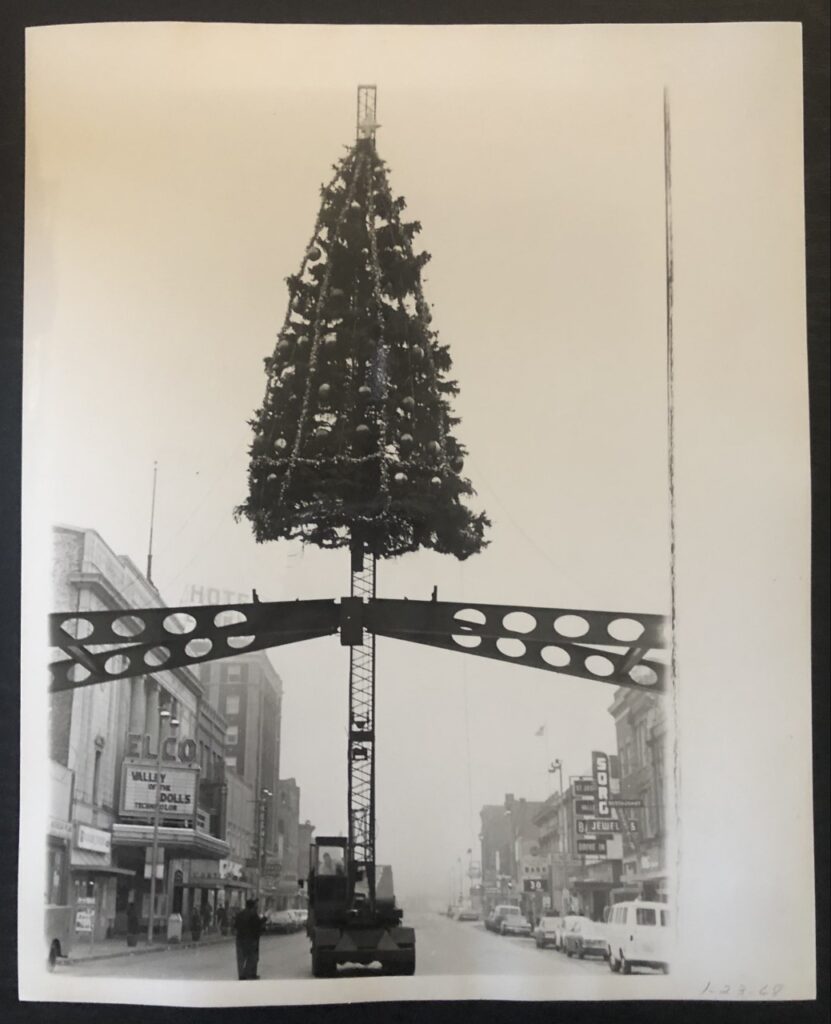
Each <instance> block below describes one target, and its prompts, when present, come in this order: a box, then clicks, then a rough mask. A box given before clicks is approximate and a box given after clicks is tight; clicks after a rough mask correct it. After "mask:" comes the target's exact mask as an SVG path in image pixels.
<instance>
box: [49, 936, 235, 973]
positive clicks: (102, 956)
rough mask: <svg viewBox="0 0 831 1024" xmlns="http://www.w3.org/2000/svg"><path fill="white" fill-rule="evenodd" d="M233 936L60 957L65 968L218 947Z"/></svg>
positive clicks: (231, 939)
mask: <svg viewBox="0 0 831 1024" xmlns="http://www.w3.org/2000/svg"><path fill="white" fill-rule="evenodd" d="M233 941H234V936H233V935H220V936H217V937H216V938H212V939H208V940H207V941H202V940H201V939H200V941H199V942H193V941H188V942H169V943H166V944H165V945H162V944H161V943H157V944H156V945H153V946H136V947H134V948H132V949H131V948H130V947H129V946H126V947H124V948H123V949H119V950H116V951H115V952H108V953H96V954H94V955H93V956H72V955H70V956H68V957H62V958H61V959H62V961H63V963H64V964H66V965H67V966H69V965H72V964H87V963H92V961H93V960H115V959H116V958H117V957H122V956H145V955H146V954H147V953H169V952H170V951H171V950H176V949H198V948H199V947H200V946H218V945H220V944H221V943H223V942H233Z"/></svg>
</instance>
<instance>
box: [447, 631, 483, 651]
mask: <svg viewBox="0 0 831 1024" xmlns="http://www.w3.org/2000/svg"><path fill="white" fill-rule="evenodd" d="M450 639H451V640H452V641H453V643H454V644H458V645H459V647H466V648H467V649H468V650H472V649H473V648H474V647H478V646H479V644H481V642H482V638H481V636H471V635H470V634H469V633H463V634H461V635H460V636H457V635H453V636H452V637H451V638H450Z"/></svg>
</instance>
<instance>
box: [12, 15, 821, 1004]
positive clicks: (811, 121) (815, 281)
mask: <svg viewBox="0 0 831 1024" xmlns="http://www.w3.org/2000/svg"><path fill="white" fill-rule="evenodd" d="M103 21H204V22H243V23H244V22H249V23H280V22H285V23H292V22H295V23H300V22H306V23H320V24H326V23H332V24H336V23H344V24H345V23H378V24H384V23H389V24H395V23H403V24H476V23H497V24H498V23H502V24H512V23H516V24H519V23H540V24H569V23H586V24H591V23H607V22H608V23H613V22H623V23H631V24H637V23H648V22H722V21H794V22H801V23H802V26H803V57H804V71H803V81H804V101H805V107H804V114H805V122H804V128H805V204H806V222H805V223H806V247H807V257H806V259H807V262H806V268H807V311H808V361H809V374H810V381H809V389H810V407H811V467H812V478H813V479H812V484H813V492H812V519H813V533H812V566H813V568H812V609H813V610H812V617H813V715H814V821H815V824H814V829H815V837H814V847H815V873H816V880H817V882H816V884H817V892H816V918H817V985H818V1000H817V1001H816V1002H814V1003H745V1004H741V1003H699V1002H673V1003H656V1002H652V1003H649V1002H621V1003H576V1002H568V1003H566V1002H563V1003H500V1002H452V1003H451V1002H446V1003H440V1002H431V1003H425V1002H419V1003H378V1004H360V1005H358V1004H353V1005H344V1004H338V1005H333V1006H312V1007H280V1008H266V1007H259V1008H251V1009H241V1008H228V1009H217V1010H207V1009H199V1008H177V1007H142V1006H128V1005H120V1006H119V1007H118V1008H117V1009H116V1008H115V1007H114V1006H112V1005H110V1004H73V1003H62V1004H57V1003H20V1002H18V1000H17V958H16V930H17V828H16V824H17V813H18V799H19V753H20V748H19V727H20V706H19V699H18V689H17V687H18V679H19V678H20V662H19V621H20V616H19V612H20V602H19V593H20V440H21V438H20V433H21V426H20V423H21V378H22V350H21V345H22V333H23V331H22V328H23V308H22V290H23V180H24V155H23V154H24V32H25V29H26V28H27V27H29V26H35V25H48V24H69V23H84V22H103ZM828 136H829V3H828V0H801V2H800V0H790V2H789V0H548V2H546V0H536V2H531V0H514V2H512V3H504V2H503V3H492V2H487V0H485V2H479V3H472V2H456V0H447V2H444V3H438V2H435V0H424V2H420V3H412V2H410V3H404V2H385V3H379V2H368V0H363V2H358V0H339V2H338V0H319V2H314V0H305V2H299V0H294V2H282V0H236V2H234V0H109V2H108V0H0V387H2V401H0V469H2V477H0V538H2V543H0V580H2V585H0V615H2V619H0V621H2V623H3V624H4V629H3V634H2V641H0V758H2V762H0V768H1V770H0V809H2V817H1V818H0V821H2V826H1V827H0V1007H2V1009H0V1018H2V1019H3V1020H6V1021H9V1022H11V1021H39V1022H52V1021H61V1022H64V1021H65V1022H67V1024H69V1022H73V1024H74V1022H76V1021H77V1022H79V1024H81V1022H83V1024H109V1022H111V1021H112V1020H113V1019H114V1018H115V1016H116V1014H117V1017H118V1020H119V1022H120V1024H148V1022H156V1021H163V1022H166V1024H167V1022H171V1024H172V1022H182V1021H197V1020H198V1021H200V1022H202V1021H205V1022H211V1024H213V1022H217V1024H219V1022H222V1024H225V1022H231V1021H234V1022H236V1021H245V1022H251V1024H266V1022H269V1024H271V1022H273V1021H275V1019H276V1020H279V1022H280V1024H301V1022H306V1021H315V1022H318V1021H320V1022H325V1024H329V1022H331V1024H342V1022H346V1021H349V1022H353V1021H358V1020H360V1021H362V1022H364V1024H375V1022H389V1024H404V1022H407V1024H409V1022H411V1021H428V1020H429V1021H430V1022H431V1024H449V1022H461V1021H476V1022H478V1024H496V1022H502V1021H528V1022H538V1021H539V1022H543V1021H545V1022H546V1024H551V1022H556V1021H560V1020H563V1021H569V1022H574V1024H579V1022H584V1021H585V1022H592V1024H593V1022H596V1021H627V1022H632V1024H635V1022H641V1021H655V1020H670V1019H671V1020H672V1021H673V1022H675V1024H688V1022H689V1024H692V1022H695V1024H698V1022H699V1021H701V1020H703V1019H706V1020H707V1021H708V1022H710V1021H712V1022H714V1024H715V1022H720V1021H734V1020H753V1021H758V1022H759V1024H767V1022H771V1024H779V1022H780V1021H800V1022H801V1021H814V1020H817V1021H819V1020H827V1019H828V1016H829V973H830V971H831V969H830V968H829V957H828V950H829V929H828V922H829V916H831V915H830V914H829V900H828V895H829V882H828V858H829V829H828V817H829V786H828V767H829V757H828V754H829V699H828V693H829V663H828V635H829V630H828V625H827V623H828V620H829V606H828V579H829V576H828V561H829V559H828V519H829V516H828V479H829V457H828V456H829V433H828V422H829V415H828V413H829V403H828V392H829V372H828V369H829V173H828V170H829V138H828ZM41 684H42V681H39V680H31V681H28V682H27V681H25V680H24V681H23V685H41ZM770 926H771V942H774V943H775V942H776V922H775V921H771V922H770ZM787 955H788V951H787V950H782V956H783V958H784V957H787Z"/></svg>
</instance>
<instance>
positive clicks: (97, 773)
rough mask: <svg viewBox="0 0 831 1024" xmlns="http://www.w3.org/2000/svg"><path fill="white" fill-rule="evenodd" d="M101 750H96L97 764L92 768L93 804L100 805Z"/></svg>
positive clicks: (94, 805)
mask: <svg viewBox="0 0 831 1024" xmlns="http://www.w3.org/2000/svg"><path fill="white" fill-rule="evenodd" d="M100 790H101V750H100V748H99V749H97V750H96V751H95V764H94V766H93V769H92V806H93V807H98V805H99V804H100V802H101V801H100V796H101V792H100Z"/></svg>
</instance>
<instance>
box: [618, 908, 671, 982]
mask: <svg viewBox="0 0 831 1024" xmlns="http://www.w3.org/2000/svg"><path fill="white" fill-rule="evenodd" d="M672 928H673V921H672V910H671V909H670V907H669V905H668V904H667V903H648V902H646V901H645V900H633V901H632V902H627V903H616V904H615V905H614V906H613V907H612V908H611V910H610V912H609V917H608V919H607V921H606V924H605V930H606V938H607V941H608V944H609V968H610V970H612V971H620V972H621V974H631V972H632V968H633V967H656V968H659V969H660V970H662V971H663V972H664V974H666V973H668V971H669V964H670V960H671V959H672V952H671V951H672V937H673V931H672Z"/></svg>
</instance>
